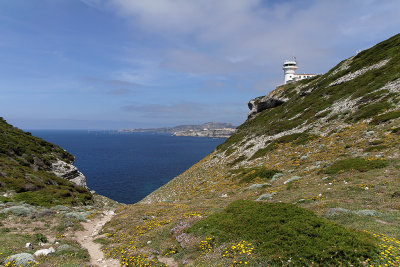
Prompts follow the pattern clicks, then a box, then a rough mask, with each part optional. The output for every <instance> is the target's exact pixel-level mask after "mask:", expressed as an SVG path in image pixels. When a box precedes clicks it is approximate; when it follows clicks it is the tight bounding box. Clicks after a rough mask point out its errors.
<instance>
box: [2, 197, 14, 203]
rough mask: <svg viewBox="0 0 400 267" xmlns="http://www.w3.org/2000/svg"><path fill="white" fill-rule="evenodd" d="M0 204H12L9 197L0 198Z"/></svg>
mask: <svg viewBox="0 0 400 267" xmlns="http://www.w3.org/2000/svg"><path fill="white" fill-rule="evenodd" d="M0 202H2V203H7V202H12V199H11V198H9V197H3V196H0Z"/></svg>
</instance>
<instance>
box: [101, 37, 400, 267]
mask: <svg viewBox="0 0 400 267" xmlns="http://www.w3.org/2000/svg"><path fill="white" fill-rule="evenodd" d="M399 62H400V35H396V36H393V37H392V38H390V39H388V40H386V41H384V42H382V43H379V44H377V45H376V46H374V47H372V48H370V49H368V50H365V51H362V52H361V53H359V54H357V55H355V56H353V57H351V58H349V59H347V60H344V61H342V62H341V63H339V64H338V65H337V66H335V67H334V68H333V69H331V70H330V71H329V72H328V73H326V74H324V75H319V76H317V77H314V78H312V79H307V80H302V81H299V82H296V83H292V84H287V85H284V86H280V87H278V88H276V89H275V90H274V91H272V92H271V93H269V94H268V95H267V96H265V97H259V98H257V99H255V100H254V101H253V102H252V103H253V104H252V105H259V104H260V105H261V103H263V102H265V103H270V102H274V103H279V105H275V107H272V106H268V107H269V108H267V109H264V110H262V111H259V112H258V113H257V112H256V113H252V115H251V117H250V118H249V119H248V120H247V121H246V122H245V123H244V124H242V125H241V126H240V127H239V128H238V130H237V132H236V133H235V134H234V135H233V136H232V137H230V138H229V139H227V140H226V141H225V142H224V143H223V144H221V145H220V146H219V147H218V148H217V149H216V150H215V151H214V152H212V153H211V154H210V155H208V156H207V157H206V158H204V159H203V160H201V161H200V162H199V163H197V164H195V165H194V166H192V167H191V168H190V169H188V170H187V171H186V172H184V173H183V174H181V175H179V176H178V177H176V178H175V179H173V180H172V181H170V182H169V183H168V184H166V185H165V186H163V187H161V188H160V189H158V190H156V191H155V192H153V193H152V194H150V195H149V196H147V197H146V198H145V199H143V200H142V201H141V202H140V203H138V204H135V205H130V206H127V207H124V208H123V209H122V210H120V211H119V213H118V215H117V216H116V217H114V219H113V220H112V221H111V222H110V223H108V224H107V225H106V227H105V229H104V232H105V233H106V237H104V238H102V239H101V240H99V242H101V243H102V244H104V246H103V249H104V251H105V253H106V255H107V256H108V257H115V258H120V259H121V263H122V264H125V265H126V266H136V265H140V264H143V265H145V264H147V265H151V266H162V265H164V264H168V265H174V264H175V265H177V264H185V265H189V266H244V265H250V266H282V265H283V266H350V265H352V266H379V265H382V266H399V265H400V241H399V240H400V230H399V229H400V221H399V218H400V204H399V203H400V183H399V182H400V159H399V156H400V155H399V146H400V118H399V117H400V64H399ZM271 100H273V101H271ZM276 100H278V101H276ZM268 101H269V102H268ZM250 106H251V105H250ZM279 202H282V203H281V204H279ZM327 233H329V234H327Z"/></svg>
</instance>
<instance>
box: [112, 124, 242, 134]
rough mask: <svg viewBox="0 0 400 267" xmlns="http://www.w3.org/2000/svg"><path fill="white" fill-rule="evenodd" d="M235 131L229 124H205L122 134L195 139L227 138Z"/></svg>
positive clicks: (140, 129)
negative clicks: (156, 134) (159, 135)
mask: <svg viewBox="0 0 400 267" xmlns="http://www.w3.org/2000/svg"><path fill="white" fill-rule="evenodd" d="M235 130H236V127H234V126H233V125H232V124H230V123H222V122H207V123H203V124H200V125H179V126H175V127H161V128H149V129H142V128H137V129H135V128H132V129H122V130H119V132H124V133H170V134H173V135H176V136H196V137H229V136H231V135H232V134H233V133H234V132H235Z"/></svg>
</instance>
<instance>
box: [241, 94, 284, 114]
mask: <svg viewBox="0 0 400 267" xmlns="http://www.w3.org/2000/svg"><path fill="white" fill-rule="evenodd" d="M283 103H285V101H284V100H282V99H278V98H273V97H268V96H265V97H262V98H260V97H259V98H256V99H253V100H250V102H249V103H248V107H249V109H250V112H249V113H248V118H253V117H254V116H255V115H256V114H257V113H259V112H261V111H263V110H266V109H270V108H274V107H277V106H280V105H282V104H283Z"/></svg>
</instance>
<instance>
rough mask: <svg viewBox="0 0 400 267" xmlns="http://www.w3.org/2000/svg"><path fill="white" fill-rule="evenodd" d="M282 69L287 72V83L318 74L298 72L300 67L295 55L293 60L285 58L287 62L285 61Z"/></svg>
mask: <svg viewBox="0 0 400 267" xmlns="http://www.w3.org/2000/svg"><path fill="white" fill-rule="evenodd" d="M282 69H283V72H284V73H285V84H287V83H291V82H296V81H299V80H303V79H307V78H311V77H314V76H315V75H316V74H296V70H297V69H298V67H297V61H296V58H295V57H293V58H292V59H291V60H285V62H283V68H282Z"/></svg>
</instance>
